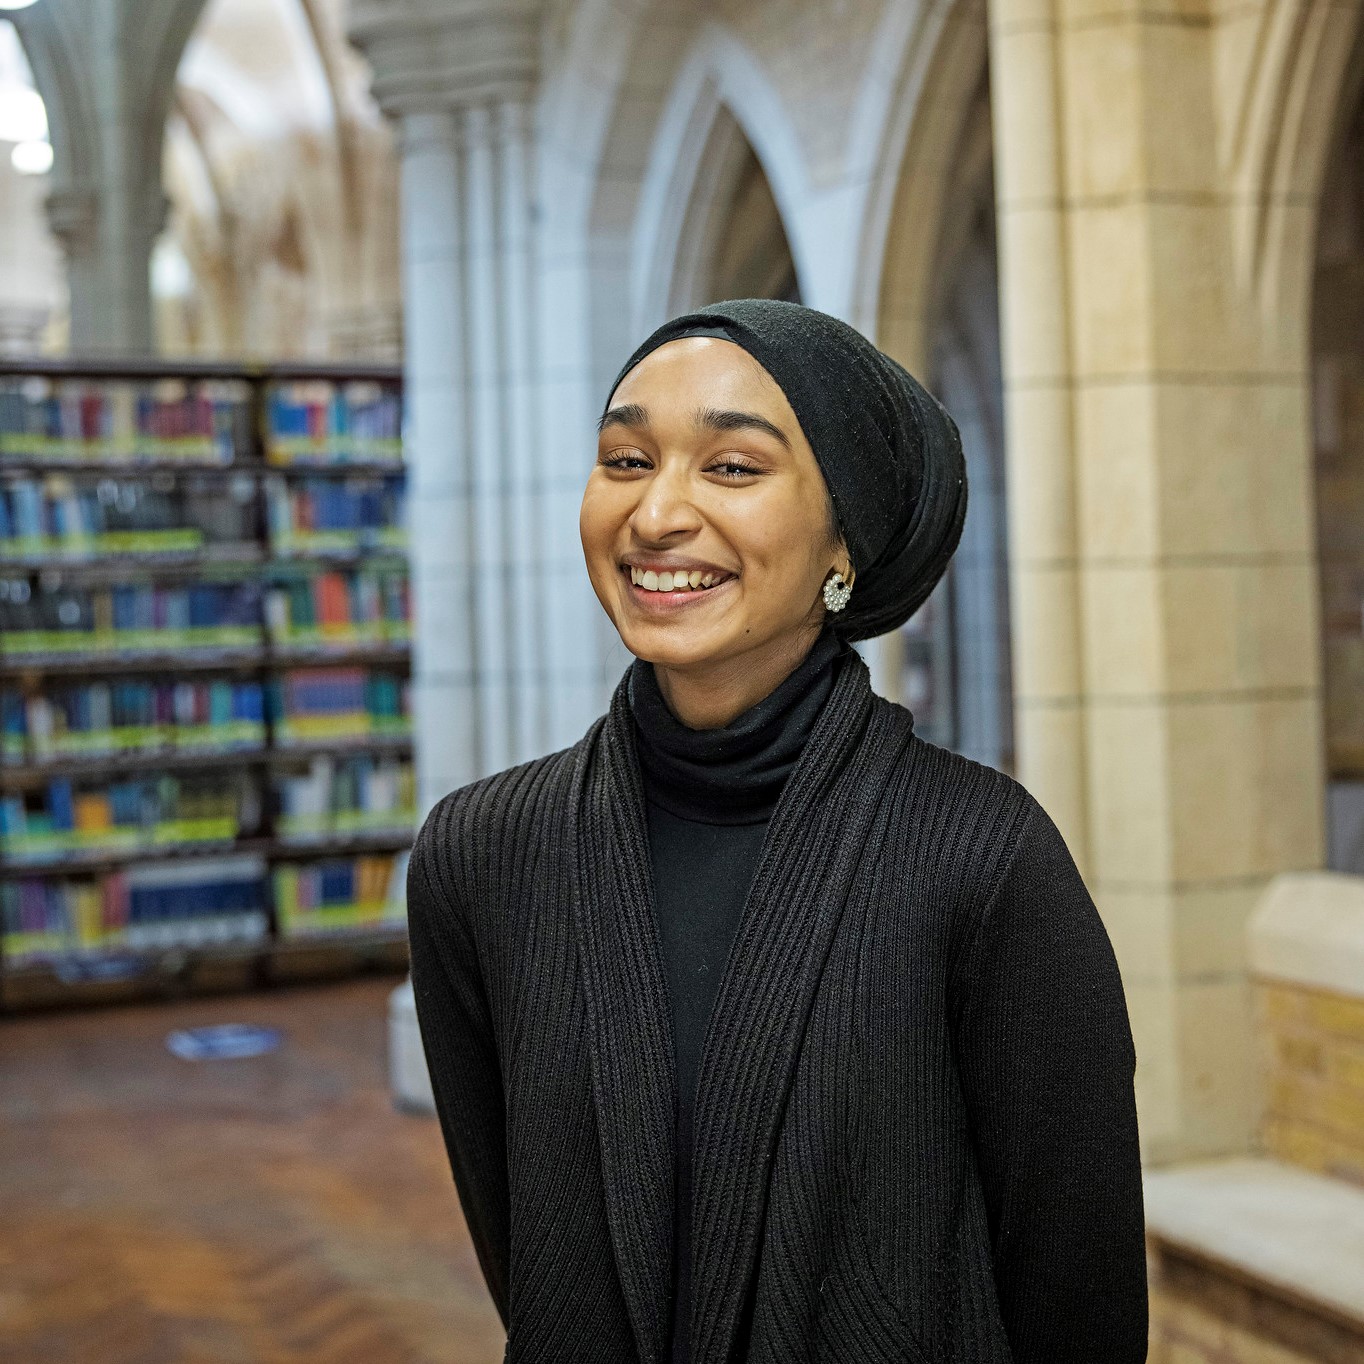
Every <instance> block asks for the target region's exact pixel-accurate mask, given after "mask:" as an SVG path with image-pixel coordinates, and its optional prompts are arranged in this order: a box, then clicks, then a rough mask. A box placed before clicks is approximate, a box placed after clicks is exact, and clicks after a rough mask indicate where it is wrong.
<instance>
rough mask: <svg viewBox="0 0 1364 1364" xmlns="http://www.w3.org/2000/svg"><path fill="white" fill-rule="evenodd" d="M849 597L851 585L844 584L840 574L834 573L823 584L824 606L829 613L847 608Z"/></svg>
mask: <svg viewBox="0 0 1364 1364" xmlns="http://www.w3.org/2000/svg"><path fill="white" fill-rule="evenodd" d="M851 595H852V584H851V583H847V582H844V581H843V575H842V574H841V573H835V574H834V575H833V577H831V578H829V579H827V580H826V581H825V583H824V605H825V606H827V607H828V608H829V610H830V611H841V610H842V609H843V608H844V607H845V606H847V604H848V598H849V597H850V596H851Z"/></svg>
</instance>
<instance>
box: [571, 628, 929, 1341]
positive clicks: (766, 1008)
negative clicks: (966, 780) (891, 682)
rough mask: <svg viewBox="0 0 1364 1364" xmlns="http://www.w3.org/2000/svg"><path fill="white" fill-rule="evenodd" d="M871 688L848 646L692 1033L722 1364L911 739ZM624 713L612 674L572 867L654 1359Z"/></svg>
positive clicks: (638, 941)
mask: <svg viewBox="0 0 1364 1364" xmlns="http://www.w3.org/2000/svg"><path fill="white" fill-rule="evenodd" d="M627 677H628V674H627ZM875 703H876V698H875V696H874V695H873V693H872V691H871V685H870V675H869V673H868V670H867V666H866V664H865V663H864V662H863V661H862V659H861V657H860V655H858V654H857V653H856V652H855V651H853V650H849V651H848V652H847V653H846V654H845V655H844V656H843V658H842V659H841V660H840V662H839V672H838V675H837V677H836V679H835V682H834V686H833V690H832V691H831V692H830V695H829V699H828V702H827V703H826V705H825V706H824V708H823V710H822V711H821V712H820V715H819V718H818V720H817V721H816V723H815V726H814V728H813V730H812V732H811V734H810V737H809V739H808V740H807V742H806V746H805V748H804V749H803V750H802V753H801V756H800V759H799V760H798V762H797V764H796V767H795V768H794V770H793V771H792V773H791V776H790V777H789V778H788V780H787V783H786V785H785V787H784V788H783V790H782V794H781V797H780V798H779V800H778V802H777V806H776V809H775V810H774V811H773V814H772V820H771V823H770V824H769V826H768V831H767V835H766V837H765V839H764V843H763V849H762V852H761V854H760V856H759V860H758V866H757V870H756V872H755V875H754V879H753V883H752V885H751V887H750V889H749V892H748V897H747V899H746V901H745V906H744V910H743V914H742V917H741V920H740V923H739V927H738V931H737V933H736V937H735V941H734V944H733V946H732V947H731V949H730V954H729V959H728V961H727V963H726V965H725V969H724V973H723V975H722V977H721V981H720V987H719V994H718V996H717V998H716V1002H715V1006H714V1011H713V1013H712V1015H711V1019H710V1023H709V1026H708V1028H707V1032H706V1041H705V1046H704V1049H703V1052H702V1060H701V1074H700V1082H699V1089H698V1094H697V1105H696V1120H695V1134H694V1142H695V1146H694V1151H693V1205H692V1259H693V1268H692V1318H691V1336H692V1346H693V1353H692V1358H693V1361H694V1364H728V1361H729V1358H730V1352H731V1350H732V1349H733V1346H734V1341H735V1336H736V1333H737V1330H738V1325H739V1317H740V1312H741V1309H742V1307H743V1303H744V1298H745V1295H746V1292H747V1288H748V1285H749V1282H750V1280H751V1277H752V1274H753V1271H754V1269H755V1262H756V1257H757V1250H758V1245H759V1242H760V1239H761V1231H762V1219H763V1214H764V1210H765V1205H766V1191H767V1177H768V1172H769V1170H770V1163H771V1160H772V1156H773V1154H774V1151H775V1146H776V1139H777V1135H778V1132H779V1130H780V1123H781V1116H782V1111H783V1108H784V1106H785V1100H786V1095H787V1092H788V1090H789V1087H790V1084H791V1080H792V1077H793V1075H794V1072H795V1066H796V1061H797V1059H798V1056H799V1050H800V1043H801V1038H802V1036H803V1033H804V1026H805V1021H806V1018H807V1017H808V1014H809V1011H810V1008H811V1007H812V1005H813V1002H814V995H815V990H816V987H817V985H818V981H819V974H820V970H821V968H822V966H823V963H824V960H825V957H826V955H827V953H828V949H829V946H830V944H831V943H832V941H833V936H834V930H835V928H836V927H837V924H838V919H839V915H840V914H841V912H842V908H843V904H844V901H845V899H846V896H847V892H848V887H849V885H850V883H851V880H852V876H853V872H854V870H855V868H856V865H857V862H858V859H859V857H860V855H861V851H862V847H863V843H864V842H865V839H866V836H867V833H868V830H869V829H870V827H871V824H872V823H873V821H874V819H875V815H876V811H877V809H878V799H877V797H878V795H879V793H880V791H881V789H882V788H883V787H884V784H885V782H886V779H887V776H888V774H889V772H890V770H891V768H892V767H893V765H894V763H895V760H896V758H897V757H898V756H899V753H900V750H901V749H902V747H903V746H904V744H905V743H906V742H907V741H908V738H909V731H910V729H911V725H912V722H911V721H910V719H909V716H908V712H906V711H903V710H899V709H894V708H888V707H884V706H883V707H880V708H877V707H876V704H875ZM633 724H634V722H633V717H632V715H631V713H630V707H629V696H628V691H627V678H625V677H623V678H622V679H621V681H620V683H619V684H618V685H617V687H616V690H615V693H614V694H613V696H612V699H611V705H610V707H609V709H608V711H607V713H606V715H605V716H603V717H602V718H601V719H600V720H598V721H597V722H596V724H595V725H594V726H593V728H592V729H590V730H589V731H588V733H587V734H586V735H585V736H584V738H583V740H582V741H581V742H580V744H579V745H578V752H577V759H576V765H575V772H574V784H573V790H572V794H571V800H570V810H569V811H568V812H567V814H568V825H569V829H570V836H571V847H572V850H573V855H572V857H571V859H570V867H569V876H570V881H571V898H572V901H573V914H574V923H575V928H576V932H577V939H578V949H579V962H580V965H581V970H582V978H583V989H584V994H585V997H586V1004H587V1016H588V1036H589V1045H590V1049H591V1059H592V1080H593V1095H592V1097H593V1103H594V1106H595V1110H596V1117H597V1127H598V1136H599V1140H600V1144H601V1156H602V1175H603V1181H604V1184H605V1189H606V1203H607V1220H608V1223H609V1229H610V1234H611V1240H612V1244H613V1247H614V1250H615V1256H616V1268H617V1272H618V1274H619V1277H620V1282H621V1289H622V1292H623V1294H624V1297H625V1303H626V1308H627V1311H628V1313H629V1317H630V1322H631V1326H632V1328H633V1330H634V1334H635V1339H636V1344H637V1346H638V1350H639V1358H640V1360H641V1364H661V1361H662V1360H663V1359H664V1356H665V1353H666V1347H667V1309H668V1302H669V1297H670V1288H671V1279H672V1274H673V1265H672V1217H673V1164H674V1154H675V1153H674V1128H673V1123H674V1116H675V1077H674V1069H673V1065H674V1061H673V1036H672V1023H671V1015H670V1011H669V1005H668V994H667V985H666V982H665V978H664V974H663V964H662V951H661V947H660V944H659V940H658V931H657V924H656V920H655V917H654V907H653V885H652V871H651V864H650V859H649V844H648V826H647V823H646V819H645V806H644V789H643V781H642V778H641V776H640V771H639V760H638V756H637V753H636V749H635V735H634V728H633ZM854 759H855V760H854Z"/></svg>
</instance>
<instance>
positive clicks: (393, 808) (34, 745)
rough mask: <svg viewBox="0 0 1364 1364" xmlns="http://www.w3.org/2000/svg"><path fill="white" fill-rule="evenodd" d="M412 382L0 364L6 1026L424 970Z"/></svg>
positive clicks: (281, 370) (175, 366)
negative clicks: (412, 967)
mask: <svg viewBox="0 0 1364 1364" xmlns="http://www.w3.org/2000/svg"><path fill="white" fill-rule="evenodd" d="M402 414H403V390H402V377H401V372H400V371H399V370H398V369H396V368H392V367H387V366H383V367H379V366H372V367H359V366H333V365H297V366H288V365H270V366H249V365H247V366H234V365H228V364H210V363H193V362H185V363H169V362H153V361H147V362H142V361H119V362H114V361H108V362H106V361H84V362H77V361H58V360H32V361H28V360H25V361H15V360H0V1008H2V1009H11V1010H12V1009H21V1008H27V1007H34V1006H38V1005H44V1004H61V1003H82V1002H94V1001H100V1000H118V999H126V998H134V997H138V996H146V995H149V994H150V995H157V994H162V995H165V994H172V993H181V992H185V991H190V990H197V989H204V990H210V989H231V988H244V987H247V988H249V987H252V986H266V985H268V984H270V983H271V982H274V981H283V980H294V979H299V978H303V977H308V976H319V975H331V974H339V973H344V972H347V971H352V970H358V969H366V968H375V969H400V968H401V966H402V965H403V964H404V963H405V962H406V951H407V942H406V910H405V904H404V898H403V884H404V878H405V872H406V855H407V849H408V848H409V846H410V844H411V840H412V835H413V830H414V824H415V789H414V782H413V775H412V749H411V732H410V721H409V707H408V697H409V676H410V667H409V649H410V638H409V630H410V627H409V609H408V575H407V561H406V541H405V524H406V522H405V515H404V502H403V499H404V489H405V479H404V467H403V457H402V456H403V446H402V430H403V428H402Z"/></svg>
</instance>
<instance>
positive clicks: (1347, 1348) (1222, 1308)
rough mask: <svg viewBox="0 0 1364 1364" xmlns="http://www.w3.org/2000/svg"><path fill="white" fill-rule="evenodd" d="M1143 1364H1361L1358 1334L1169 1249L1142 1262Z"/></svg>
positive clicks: (1362, 1344)
mask: <svg viewBox="0 0 1364 1364" xmlns="http://www.w3.org/2000/svg"><path fill="white" fill-rule="evenodd" d="M1148 1268H1149V1274H1150V1285H1151V1348H1150V1351H1149V1353H1148V1355H1147V1364H1360V1361H1362V1360H1364V1329H1361V1328H1360V1326H1359V1325H1358V1324H1357V1323H1355V1324H1352V1323H1349V1322H1345V1321H1334V1320H1331V1319H1330V1318H1328V1317H1326V1316H1324V1315H1323V1314H1322V1312H1321V1309H1320V1308H1319V1307H1316V1306H1311V1307H1309V1306H1307V1305H1304V1304H1299V1303H1296V1302H1293V1301H1292V1300H1291V1299H1288V1298H1286V1297H1280V1296H1277V1295H1272V1294H1270V1293H1267V1292H1265V1291H1264V1287H1263V1285H1252V1284H1248V1283H1244V1282H1241V1281H1239V1280H1238V1279H1237V1278H1235V1277H1234V1276H1232V1275H1230V1274H1228V1273H1227V1272H1226V1271H1224V1270H1222V1269H1220V1268H1217V1267H1214V1266H1207V1265H1204V1264H1201V1263H1199V1262H1198V1261H1197V1260H1196V1259H1193V1258H1192V1257H1185V1256H1182V1255H1179V1254H1178V1253H1176V1252H1174V1251H1171V1250H1169V1249H1163V1250H1153V1251H1152V1253H1151V1255H1150V1257H1149V1259H1148Z"/></svg>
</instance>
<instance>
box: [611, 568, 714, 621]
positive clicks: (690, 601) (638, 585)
mask: <svg viewBox="0 0 1364 1364" xmlns="http://www.w3.org/2000/svg"><path fill="white" fill-rule="evenodd" d="M620 571H621V573H622V574H624V576H625V578H626V580H627V582H628V583H629V584H630V586H629V591H628V593H627V596H628V597H629V599H630V601H631V602H632V603H633V604H634V605H635V606H637V607H639V608H640V609H642V610H645V611H650V612H659V613H670V612H673V611H676V610H678V609H679V608H685V607H688V606H692V605H694V604H696V603H698V602H700V601H702V600H703V599H705V598H707V597H711V596H713V595H714V594H715V593H717V592H723V591H724V589H725V588H726V587H728V586H729V584H730V583H732V582H735V581H737V578H736V576H735V575H734V574H733V573H721V572H720V571H718V570H713V569H708V570H706V571H705V572H702V571H701V570H700V569H692V570H691V571H690V572H684V571H683V570H681V569H677V570H675V571H669V570H667V569H663V570H662V571H658V570H656V569H653V568H647V567H644V566H642V565H636V564H622V565H621V566H620Z"/></svg>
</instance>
